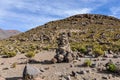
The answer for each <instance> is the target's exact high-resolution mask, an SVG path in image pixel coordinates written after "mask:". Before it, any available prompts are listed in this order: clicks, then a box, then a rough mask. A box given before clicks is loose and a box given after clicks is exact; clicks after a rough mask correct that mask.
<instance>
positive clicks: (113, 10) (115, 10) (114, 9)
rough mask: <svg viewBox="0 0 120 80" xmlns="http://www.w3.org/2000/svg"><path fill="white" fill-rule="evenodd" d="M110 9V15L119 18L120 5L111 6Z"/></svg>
mask: <svg viewBox="0 0 120 80" xmlns="http://www.w3.org/2000/svg"><path fill="white" fill-rule="evenodd" d="M110 10H111V13H112V14H111V15H112V16H115V17H119V18H120V7H112V8H111V9H110Z"/></svg>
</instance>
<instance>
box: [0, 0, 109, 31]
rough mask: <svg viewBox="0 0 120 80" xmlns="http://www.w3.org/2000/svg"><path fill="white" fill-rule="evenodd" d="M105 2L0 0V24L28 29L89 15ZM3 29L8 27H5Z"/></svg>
mask: <svg viewBox="0 0 120 80" xmlns="http://www.w3.org/2000/svg"><path fill="white" fill-rule="evenodd" d="M106 1H107V0H69V1H65V0H0V23H3V22H4V23H5V22H6V23H7V24H8V25H10V26H15V28H16V26H17V28H23V27H24V28H26V29H30V28H33V27H35V26H37V25H41V24H43V23H45V22H48V21H52V20H56V19H60V18H64V17H68V16H72V15H75V14H83V13H91V12H92V11H93V10H94V9H95V8H97V7H99V6H101V5H103V4H104V3H105V2H106ZM93 6H95V7H93ZM8 22H9V23H8ZM14 23H15V24H14ZM18 26H19V27H18ZM5 27H8V26H6V25H5ZM17 28H16V29H17Z"/></svg>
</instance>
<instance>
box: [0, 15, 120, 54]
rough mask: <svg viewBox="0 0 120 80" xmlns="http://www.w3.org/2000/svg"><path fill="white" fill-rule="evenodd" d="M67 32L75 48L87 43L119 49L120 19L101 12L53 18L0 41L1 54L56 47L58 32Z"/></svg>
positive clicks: (90, 45)
mask: <svg viewBox="0 0 120 80" xmlns="http://www.w3.org/2000/svg"><path fill="white" fill-rule="evenodd" d="M62 32H66V33H67V34H68V37H69V42H70V45H71V49H72V50H73V51H80V50H83V51H84V50H85V48H86V46H89V47H92V48H93V49H100V50H102V51H105V50H108V49H111V50H113V51H114V52H118V51H119V50H120V19H117V18H115V17H111V16H106V15H100V14H79V15H74V16H71V17H68V18H66V19H62V20H57V21H51V22H48V23H46V24H44V25H42V26H38V27H36V28H33V29H31V30H29V31H27V32H25V33H22V34H19V35H17V36H13V37H10V38H9V39H6V40H2V41H0V51H1V54H2V53H3V54H4V53H6V52H8V51H9V52H10V51H12V52H17V53H27V52H29V51H35V52H36V53H37V52H39V51H40V50H50V49H55V48H56V47H57V44H56V43H57V38H58V37H59V34H60V33H62Z"/></svg>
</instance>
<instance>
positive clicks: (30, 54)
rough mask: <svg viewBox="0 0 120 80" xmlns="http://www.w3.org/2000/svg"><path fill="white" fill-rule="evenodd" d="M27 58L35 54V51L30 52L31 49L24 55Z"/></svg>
mask: <svg viewBox="0 0 120 80" xmlns="http://www.w3.org/2000/svg"><path fill="white" fill-rule="evenodd" d="M25 56H26V57H27V58H32V57H34V56H35V53H34V52H32V51H29V52H28V53H27V54H26V55H25Z"/></svg>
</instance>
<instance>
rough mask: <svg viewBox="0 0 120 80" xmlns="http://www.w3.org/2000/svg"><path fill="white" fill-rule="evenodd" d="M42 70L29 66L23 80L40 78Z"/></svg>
mask: <svg viewBox="0 0 120 80" xmlns="http://www.w3.org/2000/svg"><path fill="white" fill-rule="evenodd" d="M39 73H40V70H39V69H38V68H36V67H33V66H30V65H29V64H27V65H26V66H25V68H24V71H23V80H33V79H34V78H36V77H38V75H39Z"/></svg>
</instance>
